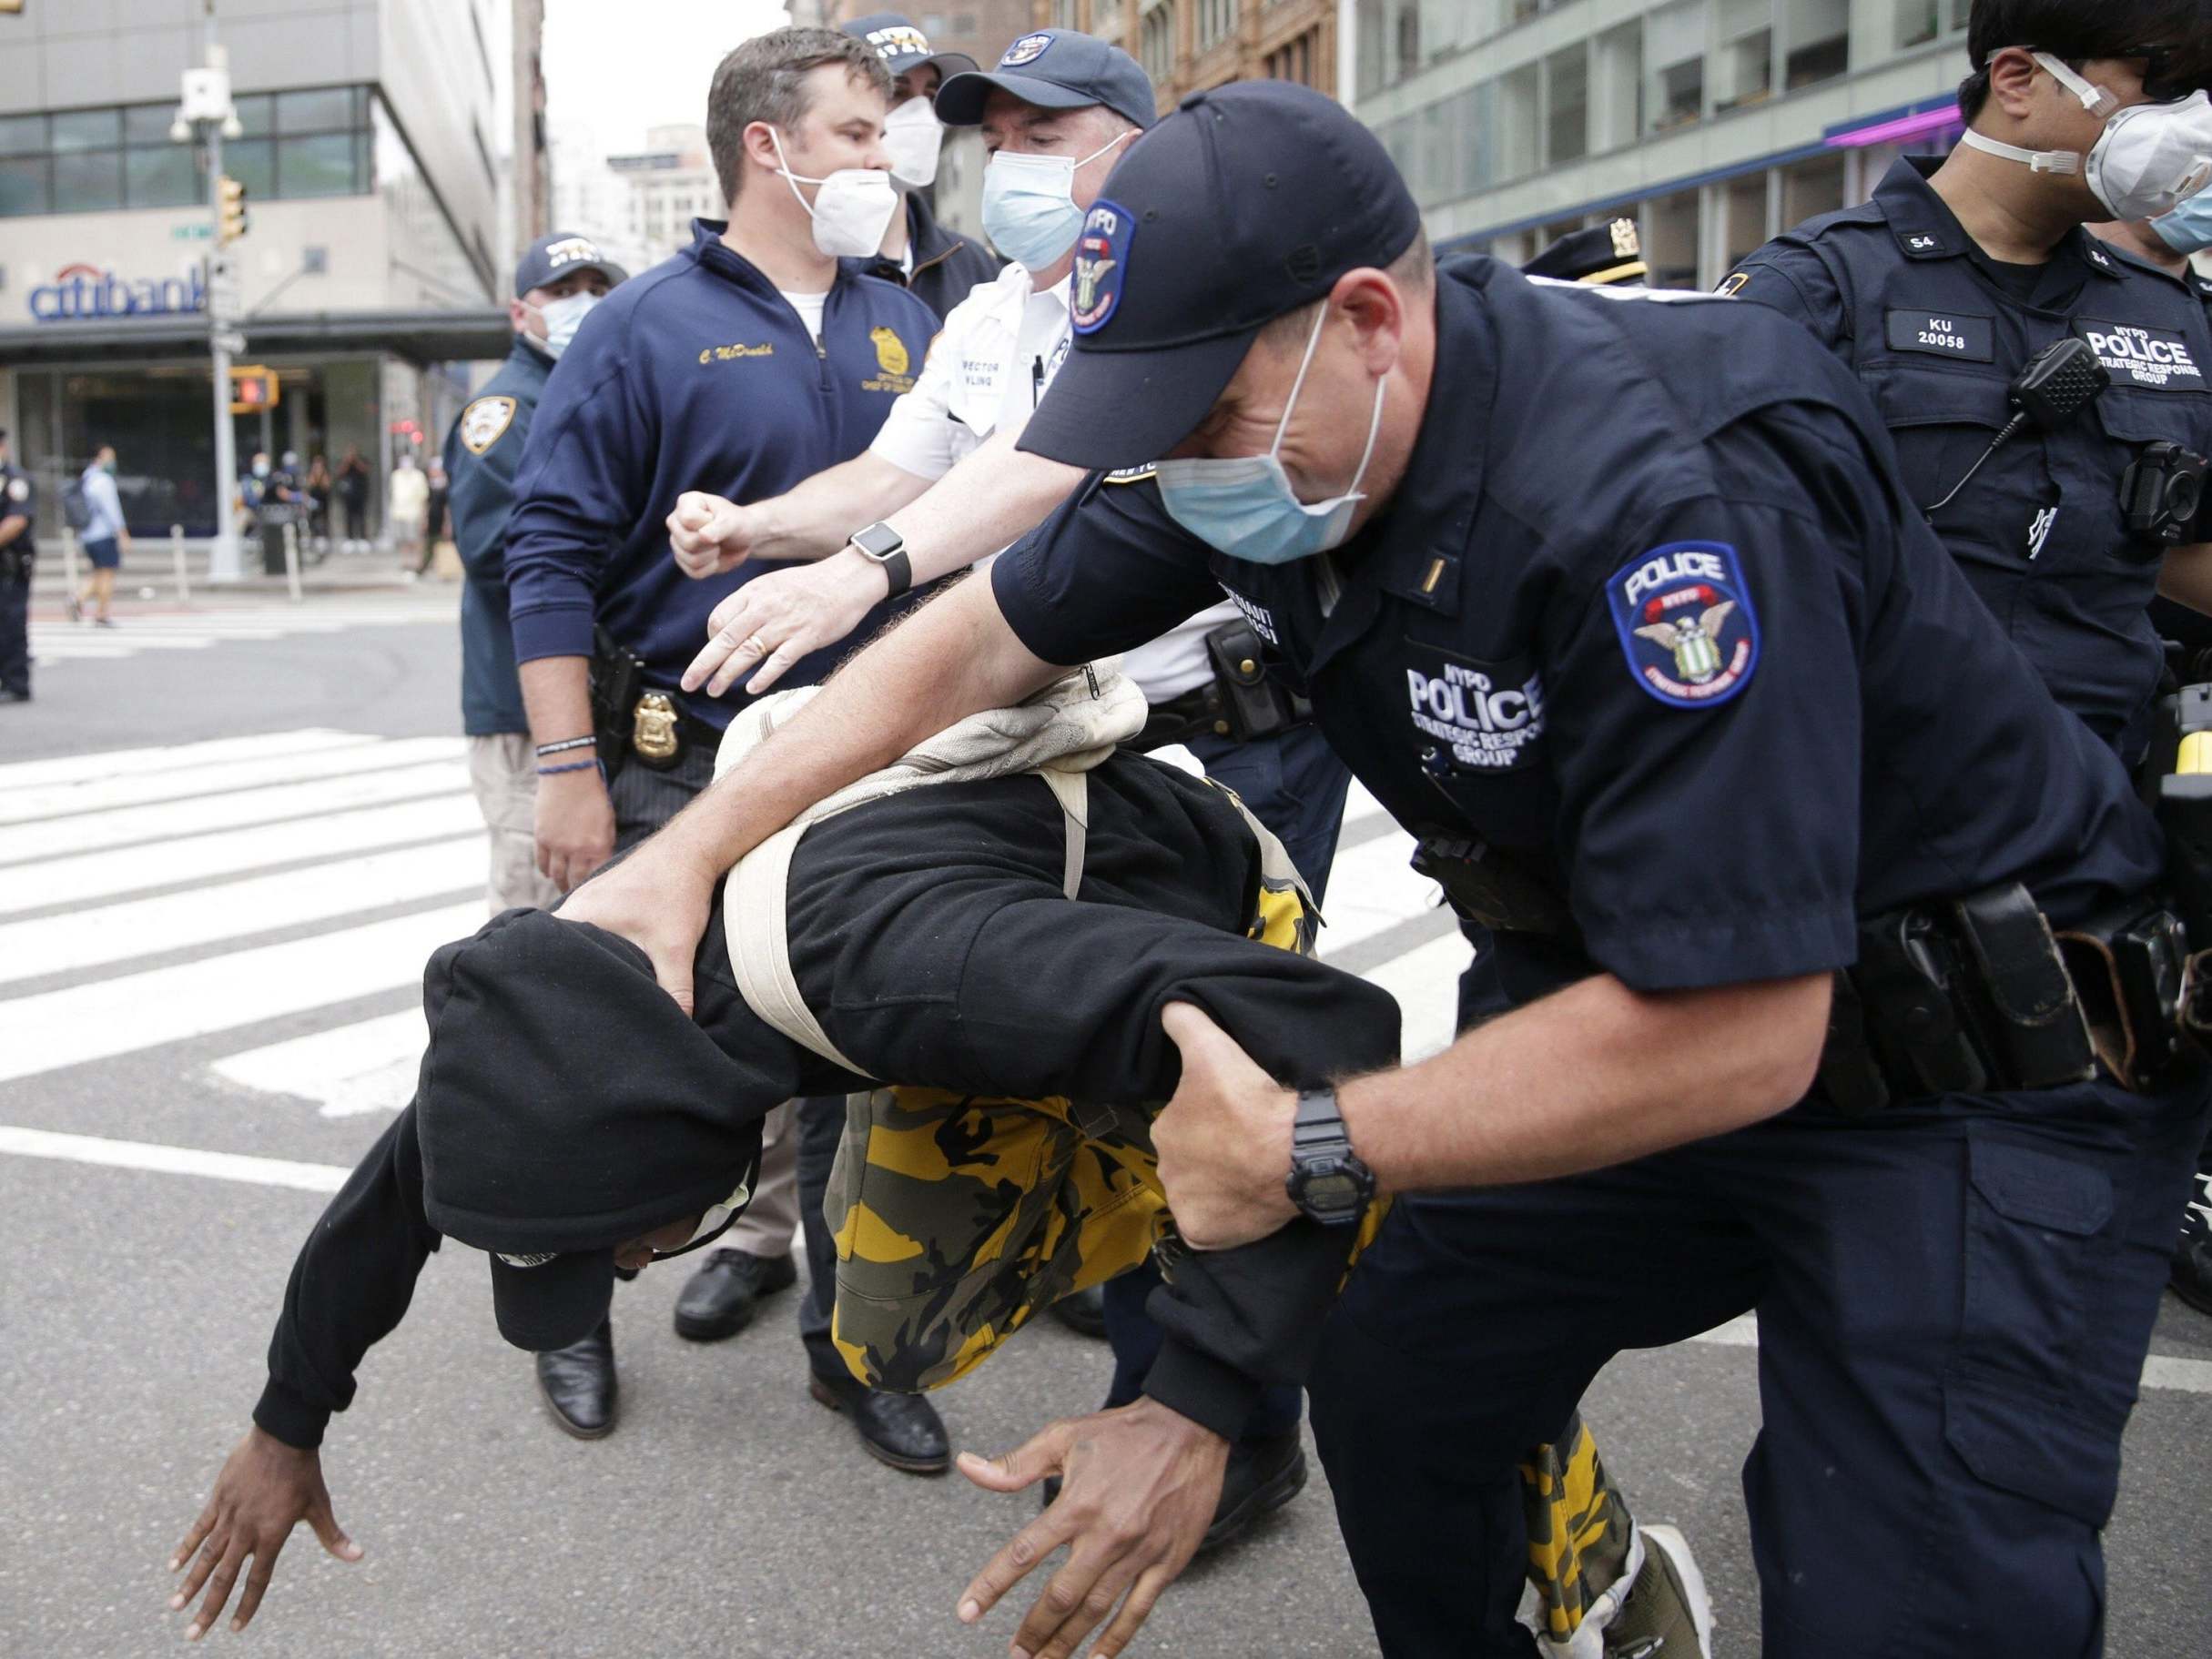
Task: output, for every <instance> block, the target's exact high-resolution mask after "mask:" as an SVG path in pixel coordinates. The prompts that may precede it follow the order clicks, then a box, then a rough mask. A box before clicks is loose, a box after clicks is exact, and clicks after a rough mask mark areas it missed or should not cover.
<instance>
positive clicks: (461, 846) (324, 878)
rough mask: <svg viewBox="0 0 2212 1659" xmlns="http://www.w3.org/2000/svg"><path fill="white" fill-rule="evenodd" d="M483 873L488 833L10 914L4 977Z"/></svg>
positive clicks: (431, 894) (324, 912) (234, 931)
mask: <svg viewBox="0 0 2212 1659" xmlns="http://www.w3.org/2000/svg"><path fill="white" fill-rule="evenodd" d="M483 879H484V845H483V837H482V835H481V834H479V835H464V836H460V837H457V838H455V839H453V840H451V841H438V842H432V843H431V844H430V845H427V846H420V847H410V848H407V849H406V850H404V851H401V852H396V853H375V854H370V855H369V856H367V857H364V858H352V859H346V860H341V861H340V862H338V863H335V864H322V865H309V867H308V868H306V869H301V870H290V871H287V872H285V873H284V874H282V875H259V876H255V877H252V878H251V879H249V880H247V881H241V882H233V883H230V884H228V885H224V886H217V887H190V888H187V889H186V890H184V891H183V892H180V893H169V894H165V895H162V896H161V897H159V898H147V899H137V900H134V901H131V902H128V903H125V904H117V905H97V906H95V907H93V908H91V909H85V910H71V911H67V912H66V913H64V914H61V915H47V916H39V917H37V918H36V919H35V920H32V921H27V922H5V923H0V985H11V984H14V983H15V982H16V981H18V980H24V979H32V978H37V977H41V976H45V975H47V974H64V973H75V972H77V971H79V970H82V969H84V968H88V967H102V966H107V965H109V964H111V963H117V962H127V961H129V960H131V959H132V958H134V957H139V956H159V955H161V954H163V953H165V952H167V951H172V950H181V949H185V948H188V947H189V946H196V945H219V944H221V943H223V942H224V941H226V940H228V939H235V938H238V937H239V936H242V935H245V934H254V933H274V932H276V931H277V930H278V929H279V928H284V927H298V926H302V925H304V924H306V923H309V922H321V921H328V920H330V919H331V918H333V917H336V916H341V915H350V914H351V913H352V912H354V911H358V910H368V909H381V908H383V907H385V906H387V905H405V904H413V903H417V902H419V901H421V900H427V899H431V898H436V897H438V896H440V895H444V894H450V893H460V892H463V891H465V890H466V889H467V888H469V887H470V886H472V885H476V884H480V883H482V881H483Z"/></svg>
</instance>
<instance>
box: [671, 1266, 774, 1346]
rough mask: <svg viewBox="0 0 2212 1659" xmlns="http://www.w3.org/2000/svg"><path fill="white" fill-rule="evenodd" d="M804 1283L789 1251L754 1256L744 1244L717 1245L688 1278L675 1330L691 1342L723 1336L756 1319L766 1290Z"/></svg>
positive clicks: (678, 1300)
mask: <svg viewBox="0 0 2212 1659" xmlns="http://www.w3.org/2000/svg"><path fill="white" fill-rule="evenodd" d="M797 1283H798V1269H797V1266H796V1265H795V1264H794V1263H793V1262H792V1259H791V1258H790V1257H789V1256H776V1257H767V1256H754V1255H749V1254H747V1253H746V1251H744V1250H716V1251H715V1252H714V1253H713V1254H712V1255H710V1256H708V1257H707V1259H706V1260H705V1264H704V1265H703V1266H701V1268H700V1269H699V1270H698V1271H697V1272H695V1273H694V1274H693V1275H692V1276H691V1278H690V1279H689V1280H687V1281H685V1286H684V1293H683V1294H682V1295H681V1296H679V1297H677V1298H676V1305H675V1333H676V1335H678V1336H680V1337H682V1338H684V1339H685V1340H686V1341H690V1342H719V1341H720V1340H722V1339H723V1338H724V1337H734V1336H736V1334H737V1333H738V1332H739V1331H740V1330H744V1329H745V1328H746V1326H747V1325H749V1324H751V1323H752V1322H753V1311H754V1309H755V1307H756V1305H757V1304H758V1303H759V1301H760V1299H761V1298H762V1297H764V1296H769V1295H773V1294H774V1293H775V1292H776V1291H778V1290H789V1289H790V1288H791V1287H792V1286H793V1285H795V1284H797Z"/></svg>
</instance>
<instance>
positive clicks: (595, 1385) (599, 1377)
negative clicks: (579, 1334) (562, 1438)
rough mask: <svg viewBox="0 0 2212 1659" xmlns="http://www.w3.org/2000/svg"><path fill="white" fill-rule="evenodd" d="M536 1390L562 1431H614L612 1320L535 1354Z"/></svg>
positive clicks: (584, 1435) (586, 1434)
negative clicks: (580, 1337) (574, 1339)
mask: <svg viewBox="0 0 2212 1659" xmlns="http://www.w3.org/2000/svg"><path fill="white" fill-rule="evenodd" d="M537 1367H538V1394H539V1397H540V1398H541V1399H543V1401H545V1409H546V1410H547V1411H551V1412H552V1413H553V1421H554V1423H555V1424H557V1425H558V1426H559V1428H560V1430H561V1432H562V1433H563V1434H573V1435H574V1436H575V1437H576V1438H577V1439H578V1440H604V1439H605V1438H606V1437H607V1436H608V1435H610V1434H612V1433H614V1391H615V1380H614V1320H607V1321H606V1322H605V1323H604V1324H602V1325H601V1326H600V1327H599V1329H598V1330H594V1331H593V1332H592V1334H591V1335H590V1336H588V1337H585V1338H584V1339H583V1341H581V1342H574V1343H571V1344H570V1345H569V1346H568V1347H566V1348H555V1349H552V1350H548V1351H547V1352H544V1353H542V1354H539V1355H538V1356H537Z"/></svg>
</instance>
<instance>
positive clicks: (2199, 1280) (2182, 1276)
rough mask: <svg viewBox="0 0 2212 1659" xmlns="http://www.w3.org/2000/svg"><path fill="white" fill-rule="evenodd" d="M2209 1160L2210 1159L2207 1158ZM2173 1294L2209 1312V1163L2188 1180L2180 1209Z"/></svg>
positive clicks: (2211, 1253) (2211, 1208)
mask: <svg viewBox="0 0 2212 1659" xmlns="http://www.w3.org/2000/svg"><path fill="white" fill-rule="evenodd" d="M2207 1164H2212V1159H2207ZM2170 1282H2171V1283H2172V1285H2173V1287H2174V1294H2175V1295H2176V1296H2178V1297H2179V1298H2181V1300H2183V1301H2185V1302H2187V1303H2188V1304H2189V1306H2190V1307H2192V1308H2194V1309H2196V1310H2197V1312H2199V1313H2212V1167H2208V1168H2200V1169H2198V1170H2197V1174H2196V1175H2195V1176H2194V1177H2192V1178H2190V1181H2189V1204H2188V1208H2187V1209H2184V1210H2183V1211H2182V1212H2181V1241H2180V1242H2179V1243H2178V1244H2176V1245H2175V1247H2174V1271H2173V1275H2172V1279H2171V1280H2170Z"/></svg>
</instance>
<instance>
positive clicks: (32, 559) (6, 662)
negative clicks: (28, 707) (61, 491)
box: [0, 428, 38, 703]
mask: <svg viewBox="0 0 2212 1659" xmlns="http://www.w3.org/2000/svg"><path fill="white" fill-rule="evenodd" d="M37 525H38V491H37V488H36V486H35V485H34V484H33V483H32V482H31V480H30V475H29V474H28V473H25V472H23V471H20V470H17V469H16V466H15V457H14V456H13V455H12V454H10V452H9V449H8V438H7V431H6V429H5V428H0V703H28V702H30V700H31V620H30V619H31V573H32V570H33V568H34V567H35V566H36V564H37V562H38V548H37V544H36V541H35V540H34V538H33V535H32V531H35V530H36V528H37Z"/></svg>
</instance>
